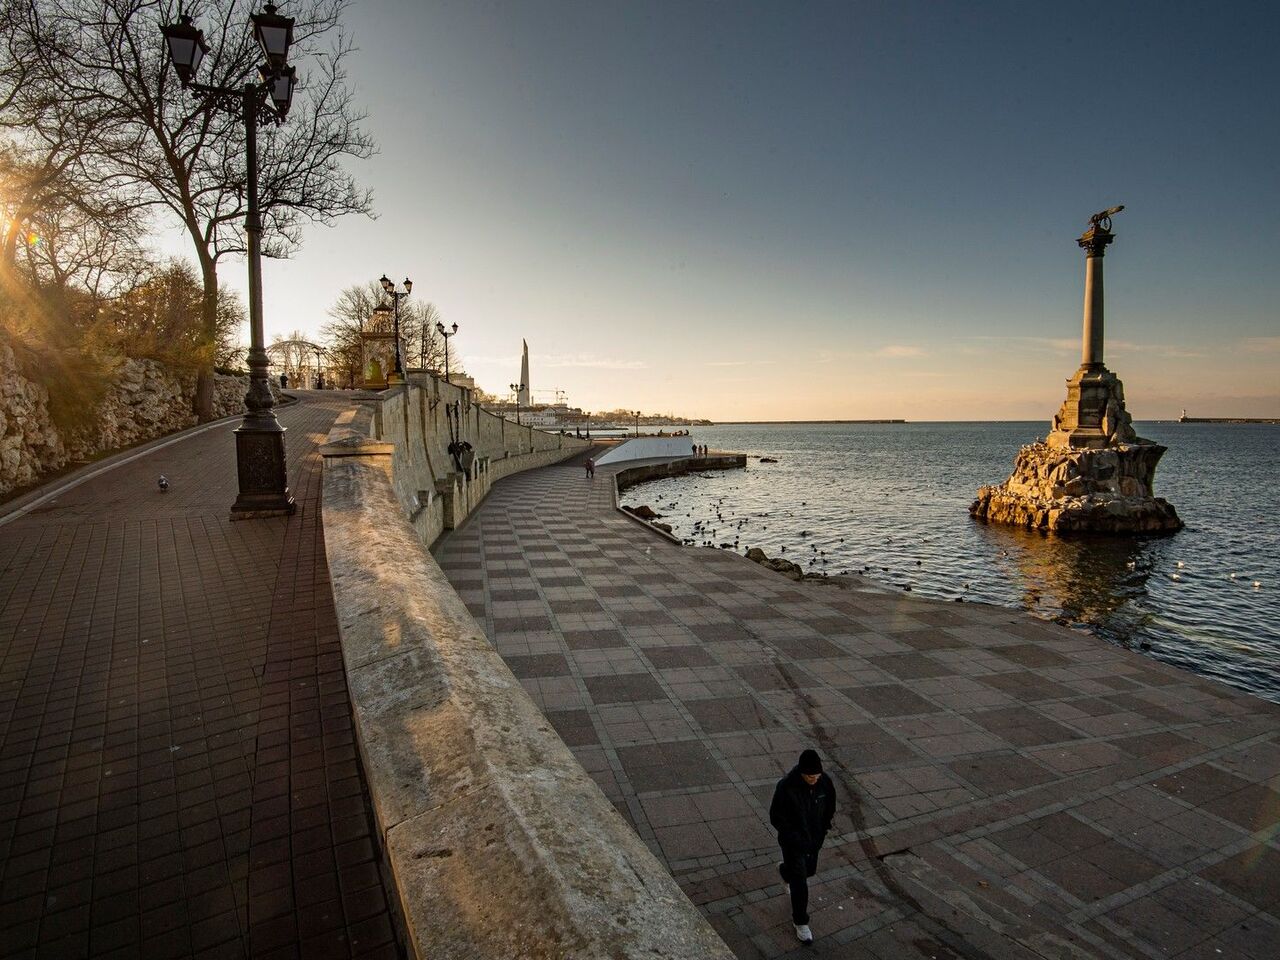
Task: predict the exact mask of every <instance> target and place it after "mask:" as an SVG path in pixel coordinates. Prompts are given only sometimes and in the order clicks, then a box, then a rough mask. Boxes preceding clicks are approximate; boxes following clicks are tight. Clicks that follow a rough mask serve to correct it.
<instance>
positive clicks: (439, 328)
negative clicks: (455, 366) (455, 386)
mask: <svg viewBox="0 0 1280 960" xmlns="http://www.w3.org/2000/svg"><path fill="white" fill-rule="evenodd" d="M436 332H437V333H439V334H440V336H442V337H444V382H445V383H451V382H452V381H450V379H449V338H450V337H452V336H453V335H454V334H455V333H457V332H458V325H457V324H456V323H455V324H454V325H453V329H452V330H450V329H449V328H447V327H445V325H444V323H442V322H440V321H436Z"/></svg>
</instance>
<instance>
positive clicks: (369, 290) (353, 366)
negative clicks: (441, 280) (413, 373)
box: [320, 280, 462, 381]
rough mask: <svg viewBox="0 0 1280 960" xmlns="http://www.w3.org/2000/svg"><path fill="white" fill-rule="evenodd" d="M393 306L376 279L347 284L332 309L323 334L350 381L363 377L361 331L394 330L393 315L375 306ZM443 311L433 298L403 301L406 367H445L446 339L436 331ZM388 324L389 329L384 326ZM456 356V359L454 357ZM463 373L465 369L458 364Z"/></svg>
mask: <svg viewBox="0 0 1280 960" xmlns="http://www.w3.org/2000/svg"><path fill="white" fill-rule="evenodd" d="M379 306H386V307H387V308H388V309H390V308H391V304H390V303H389V302H388V297H387V295H386V293H385V292H384V291H383V289H382V285H381V284H380V283H378V282H377V281H376V280H371V281H369V282H368V283H359V284H355V285H353V286H350V287H347V288H346V289H344V290H343V291H342V292H341V293H339V294H338V299H337V300H335V301H334V304H333V306H332V307H330V308H329V321H328V322H327V323H325V324H323V325H322V326H321V327H320V337H321V340H322V341H323V342H324V344H325V346H326V348H327V349H328V351H329V355H330V357H331V358H332V362H333V363H334V364H335V365H336V366H340V367H342V369H344V370H347V371H349V372H350V377H348V379H349V380H352V381H354V379H355V378H356V377H358V376H359V370H360V365H361V363H362V362H363V361H362V357H361V350H360V334H361V333H362V332H364V331H369V330H372V328H373V327H374V326H375V325H376V326H378V329H379V330H380V331H381V332H390V331H391V326H390V325H389V324H390V322H391V314H390V313H387V314H385V315H384V318H383V319H378V318H376V316H375V314H374V309H375V308H376V307H379ZM438 322H440V311H439V309H438V308H437V307H436V305H435V304H434V303H432V302H431V301H429V300H421V299H415V298H412V297H410V298H408V299H405V300H402V301H401V302H400V339H401V340H402V341H404V349H405V353H404V356H403V362H404V365H405V367H406V368H409V367H417V368H419V369H423V370H438V369H440V368H441V367H443V366H444V341H443V340H442V339H441V337H440V335H439V333H437V332H436V324H437V323H438ZM384 326H385V330H383V329H382V328H383V327H384ZM451 359H452V358H451ZM454 369H455V370H457V371H458V372H459V373H461V372H462V371H461V369H460V368H458V367H457V366H456V364H455V365H454Z"/></svg>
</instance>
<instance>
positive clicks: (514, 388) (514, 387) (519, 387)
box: [511, 383, 524, 426]
mask: <svg viewBox="0 0 1280 960" xmlns="http://www.w3.org/2000/svg"><path fill="white" fill-rule="evenodd" d="M511 392H512V393H514V394H515V395H516V426H520V394H522V393H524V384H523V383H513V384H511Z"/></svg>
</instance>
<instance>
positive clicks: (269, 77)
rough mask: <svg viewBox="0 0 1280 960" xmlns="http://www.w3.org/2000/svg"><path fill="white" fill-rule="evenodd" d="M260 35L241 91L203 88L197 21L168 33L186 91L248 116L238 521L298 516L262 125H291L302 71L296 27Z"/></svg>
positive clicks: (269, 26) (286, 24) (269, 12)
mask: <svg viewBox="0 0 1280 960" xmlns="http://www.w3.org/2000/svg"><path fill="white" fill-rule="evenodd" d="M249 20H250V21H251V22H252V24H253V34H254V37H255V38H256V39H257V41H258V46H259V47H260V48H261V49H262V53H263V56H265V57H266V62H265V63H264V64H262V66H260V67H259V68H258V82H256V83H255V82H253V81H252V80H250V81H246V83H245V85H244V86H243V87H240V88H236V87H218V86H210V85H208V84H203V83H196V82H195V76H196V72H197V71H198V70H199V69H200V62H201V61H202V60H203V59H204V56H205V54H207V53H208V52H209V45H208V44H207V43H206V42H205V39H204V32H203V31H202V30H198V29H197V28H196V26H195V24H194V23H193V22H192V20H191V17H189V16H187V15H186V14H181V15H179V17H178V22H177V23H172V24H168V25H166V26H164V27H161V33H163V34H164V38H165V42H166V44H167V46H168V48H169V59H170V60H171V61H172V63H173V69H174V71H175V72H176V73H177V74H178V80H179V81H180V82H181V83H182V86H183V88H184V89H189V90H193V91H195V92H196V93H198V94H199V95H200V96H201V97H203V98H204V99H205V100H207V101H208V102H209V103H210V104H211V105H212V106H213V107H215V108H216V109H220V110H225V111H228V112H230V113H232V114H235V113H237V112H238V113H240V114H241V115H242V117H243V118H244V129H245V180H246V181H247V187H248V189H247V191H246V193H247V197H246V200H247V204H246V207H247V209H246V211H245V218H244V231H245V236H246V240H247V243H246V246H247V247H248V253H249V258H248V259H249V392H248V393H246V394H245V396H244V405H245V414H244V420H243V422H242V423H241V424H240V426H239V427H237V428H236V471H237V474H238V478H239V484H240V492H239V495H238V496H237V497H236V501H235V503H234V504H232V506H231V519H232V520H245V519H250V518H254V517H277V516H284V515H287V514H291V513H293V511H294V507H295V505H294V502H293V496H292V495H291V494H290V493H289V471H288V467H287V464H286V461H285V444H284V434H285V428H284V427H282V426H281V425H280V421H279V420H277V419H276V414H275V410H274V409H272V408H273V407H274V406H275V399H274V398H273V397H272V395H271V387H270V385H269V384H268V382H267V376H268V372H267V367H268V360H267V351H266V344H265V339H264V337H263V333H262V245H261V240H262V221H261V219H260V218H259V216H258V123H259V122H264V121H265V122H270V123H283V122H284V119H285V117H286V116H288V113H289V106H290V104H291V103H292V102H293V88H294V86H295V85H296V84H297V82H298V81H297V71H296V70H294V68H293V67H291V66H289V65H288V63H287V62H286V61H287V59H288V56H289V45H290V44H291V43H292V42H293V19H292V18H291V17H282V16H279V15H278V14H277V13H276V8H275V7H274V6H273V5H272V4H269V3H268V4H267V5H266V6H265V7H264V9H263V12H262V13H254V14H250V15H249Z"/></svg>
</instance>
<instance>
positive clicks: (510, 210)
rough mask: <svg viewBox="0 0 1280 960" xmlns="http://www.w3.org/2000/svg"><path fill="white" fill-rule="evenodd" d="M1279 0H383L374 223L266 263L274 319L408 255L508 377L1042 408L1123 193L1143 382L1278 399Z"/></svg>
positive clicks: (316, 313) (914, 405)
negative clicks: (1095, 244)
mask: <svg viewBox="0 0 1280 960" xmlns="http://www.w3.org/2000/svg"><path fill="white" fill-rule="evenodd" d="M283 9H284V10H285V11H287V9H288V6H287V4H285V5H284V7H283ZM1277 10H1280V8H1277V7H1276V6H1275V5H1273V4H1267V3H1257V4H1245V3H1240V4H1195V5H1192V4H1179V3H1169V2H1161V3H1156V2H1152V3H1123V4H1105V5H1104V4H1042V3H1024V2H1007V3H968V4H960V3H949V4H948V3H910V2H892V3H889V2H884V3H855V2H847V3H833V4H824V3H783V2H774V3H743V2H734V3H729V2H720V3H713V2H692V0H689V2H631V3H611V2H501V3H493V2H477V0H459V2H447V3H424V4H419V3H411V2H407V0H396V2H391V0H387V2H378V3H373V2H359V3H356V4H353V6H352V9H351V11H350V17H349V25H350V29H351V32H352V33H353V34H354V36H355V39H356V42H357V44H358V45H359V47H360V50H359V52H358V54H357V55H356V56H355V57H354V58H353V59H352V61H351V64H350V80H351V83H352V85H353V87H354V88H355V91H356V95H357V99H358V101H359V102H360V103H361V104H362V105H363V106H364V108H365V109H367V111H368V113H369V119H368V127H369V129H370V130H371V132H372V133H373V134H374V135H375V137H376V138H377V140H378V142H379V144H380V151H381V152H380V154H379V155H378V156H377V157H376V158H374V159H373V160H371V161H369V162H367V163H362V164H360V165H359V167H358V173H359V175H360V176H361V178H362V179H363V181H364V182H365V183H366V184H368V185H369V186H371V187H372V188H373V189H374V191H375V194H376V204H377V211H378V219H377V220H376V221H368V220H361V219H355V218H348V219H346V220H343V221H340V223H339V225H338V226H337V227H336V228H335V229H331V230H325V229H322V228H314V229H312V230H311V231H310V232H309V233H308V235H307V241H306V245H305V246H304V248H303V249H302V251H301V252H300V253H299V254H298V256H297V257H296V258H295V259H294V260H293V261H291V262H288V263H269V264H268V265H267V267H266V271H265V284H266V307H267V330H268V337H270V336H271V335H272V334H274V333H284V332H287V331H290V330H293V329H295V328H298V329H303V330H314V329H315V328H316V327H317V326H318V325H319V323H320V322H321V321H322V320H323V319H324V314H325V310H326V309H327V307H328V305H329V304H330V303H331V302H332V301H333V299H334V297H335V296H336V294H337V293H338V291H339V290H340V289H341V288H342V287H344V286H347V285H349V284H352V283H359V282H363V281H367V280H370V279H374V278H376V277H378V276H380V275H381V274H382V273H383V272H386V273H388V274H389V275H391V276H393V277H395V278H396V279H401V278H403V277H404V276H405V275H406V274H407V275H408V276H410V277H412V278H413V280H414V282H415V288H414V296H415V297H417V296H418V295H419V294H421V295H422V296H423V297H425V298H429V299H431V300H434V301H435V302H436V303H437V304H438V306H439V307H440V309H441V311H442V313H443V315H444V317H445V319H446V321H447V322H455V321H456V322H457V323H458V324H459V328H460V330H459V335H458V337H457V338H456V340H455V341H454V343H455V345H456V346H457V347H458V349H459V350H460V351H461V352H462V354H463V357H464V359H465V361H466V363H467V366H468V368H469V369H470V370H471V371H472V372H473V373H475V374H476V376H477V378H478V379H479V381H480V383H481V385H482V386H486V387H488V388H489V389H491V390H496V389H497V388H498V387H499V386H504V385H505V384H507V383H510V382H511V381H513V380H515V379H517V378H518V372H519V349H520V340H521V338H522V337H524V338H527V339H528V341H529V345H530V351H531V354H532V375H531V379H532V380H533V386H534V388H535V391H538V392H541V391H545V390H548V389H550V388H553V387H560V388H563V389H565V390H566V391H568V393H569V396H570V399H571V400H573V401H574V402H576V403H579V404H581V405H582V406H584V407H586V408H588V409H602V408H610V407H633V408H640V409H644V410H646V411H649V410H659V409H661V410H673V411H679V412H684V413H687V414H691V415H698V416H708V417H712V418H715V419H736V418H753V419H755V418H764V419H775V418H777V419H783V418H804V417H814V418H818V417H907V418H909V419H916V420H919V419H1010V418H1017V419H1021V418H1026V419H1045V420H1047V419H1048V418H1049V417H1050V416H1051V415H1052V413H1053V412H1054V410H1055V409H1056V408H1057V406H1058V404H1059V403H1060V402H1061V399H1062V395H1063V381H1064V379H1065V378H1066V377H1068V376H1069V375H1070V374H1071V373H1072V371H1073V370H1074V369H1075V367H1076V365H1077V364H1078V362H1079V347H1078V343H1079V334H1080V307H1081V295H1082V281H1083V270H1084V261H1083V255H1082V253H1081V252H1080V251H1079V249H1078V248H1077V247H1076V245H1075V243H1074V238H1075V237H1076V236H1078V235H1079V233H1080V232H1081V231H1082V230H1083V228H1084V227H1085V226H1086V221H1087V219H1088V216H1089V214H1091V213H1093V212H1094V211H1096V210H1099V209H1101V208H1103V207H1106V206H1110V205H1111V204H1115V203H1124V204H1126V205H1127V207H1128V209H1127V210H1126V211H1125V212H1124V213H1123V214H1121V215H1119V216H1118V217H1117V218H1116V222H1115V230H1116V233H1117V240H1116V243H1115V244H1114V246H1113V247H1112V248H1111V251H1110V253H1109V255H1108V256H1107V258H1106V269H1107V290H1108V299H1107V328H1108V339H1109V344H1108V347H1109V349H1108V356H1107V360H1108V365H1109V366H1110V367H1111V368H1112V369H1113V370H1115V371H1116V372H1117V373H1118V374H1119V375H1120V376H1121V377H1122V378H1123V379H1124V380H1125V384H1126V390H1127V394H1128V396H1129V401H1130V409H1131V411H1132V412H1133V413H1134V414H1135V415H1136V416H1138V417H1163V416H1169V415H1176V413H1177V412H1178V410H1179V409H1180V408H1181V407H1184V406H1185V407H1187V408H1189V410H1190V412H1191V413H1193V414H1236V415H1241V414H1254V415H1270V416H1276V415H1280V269H1278V267H1277V259H1276V258H1277V251H1280V175H1278V174H1277V171H1278V170H1280V125H1278V124H1277V123H1276V92H1277V90H1280V55H1278V54H1277V38H1280V13H1278V12H1277ZM297 66H298V69H299V72H300V74H302V75H303V76H304V78H305V74H306V71H307V65H306V63H305V62H298V63H297ZM242 272H243V271H242V266H241V265H240V264H228V265H227V267H226V269H225V270H224V274H225V276H226V277H227V278H228V279H229V280H230V281H232V282H233V283H235V284H237V285H242V284H243V280H242Z"/></svg>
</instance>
